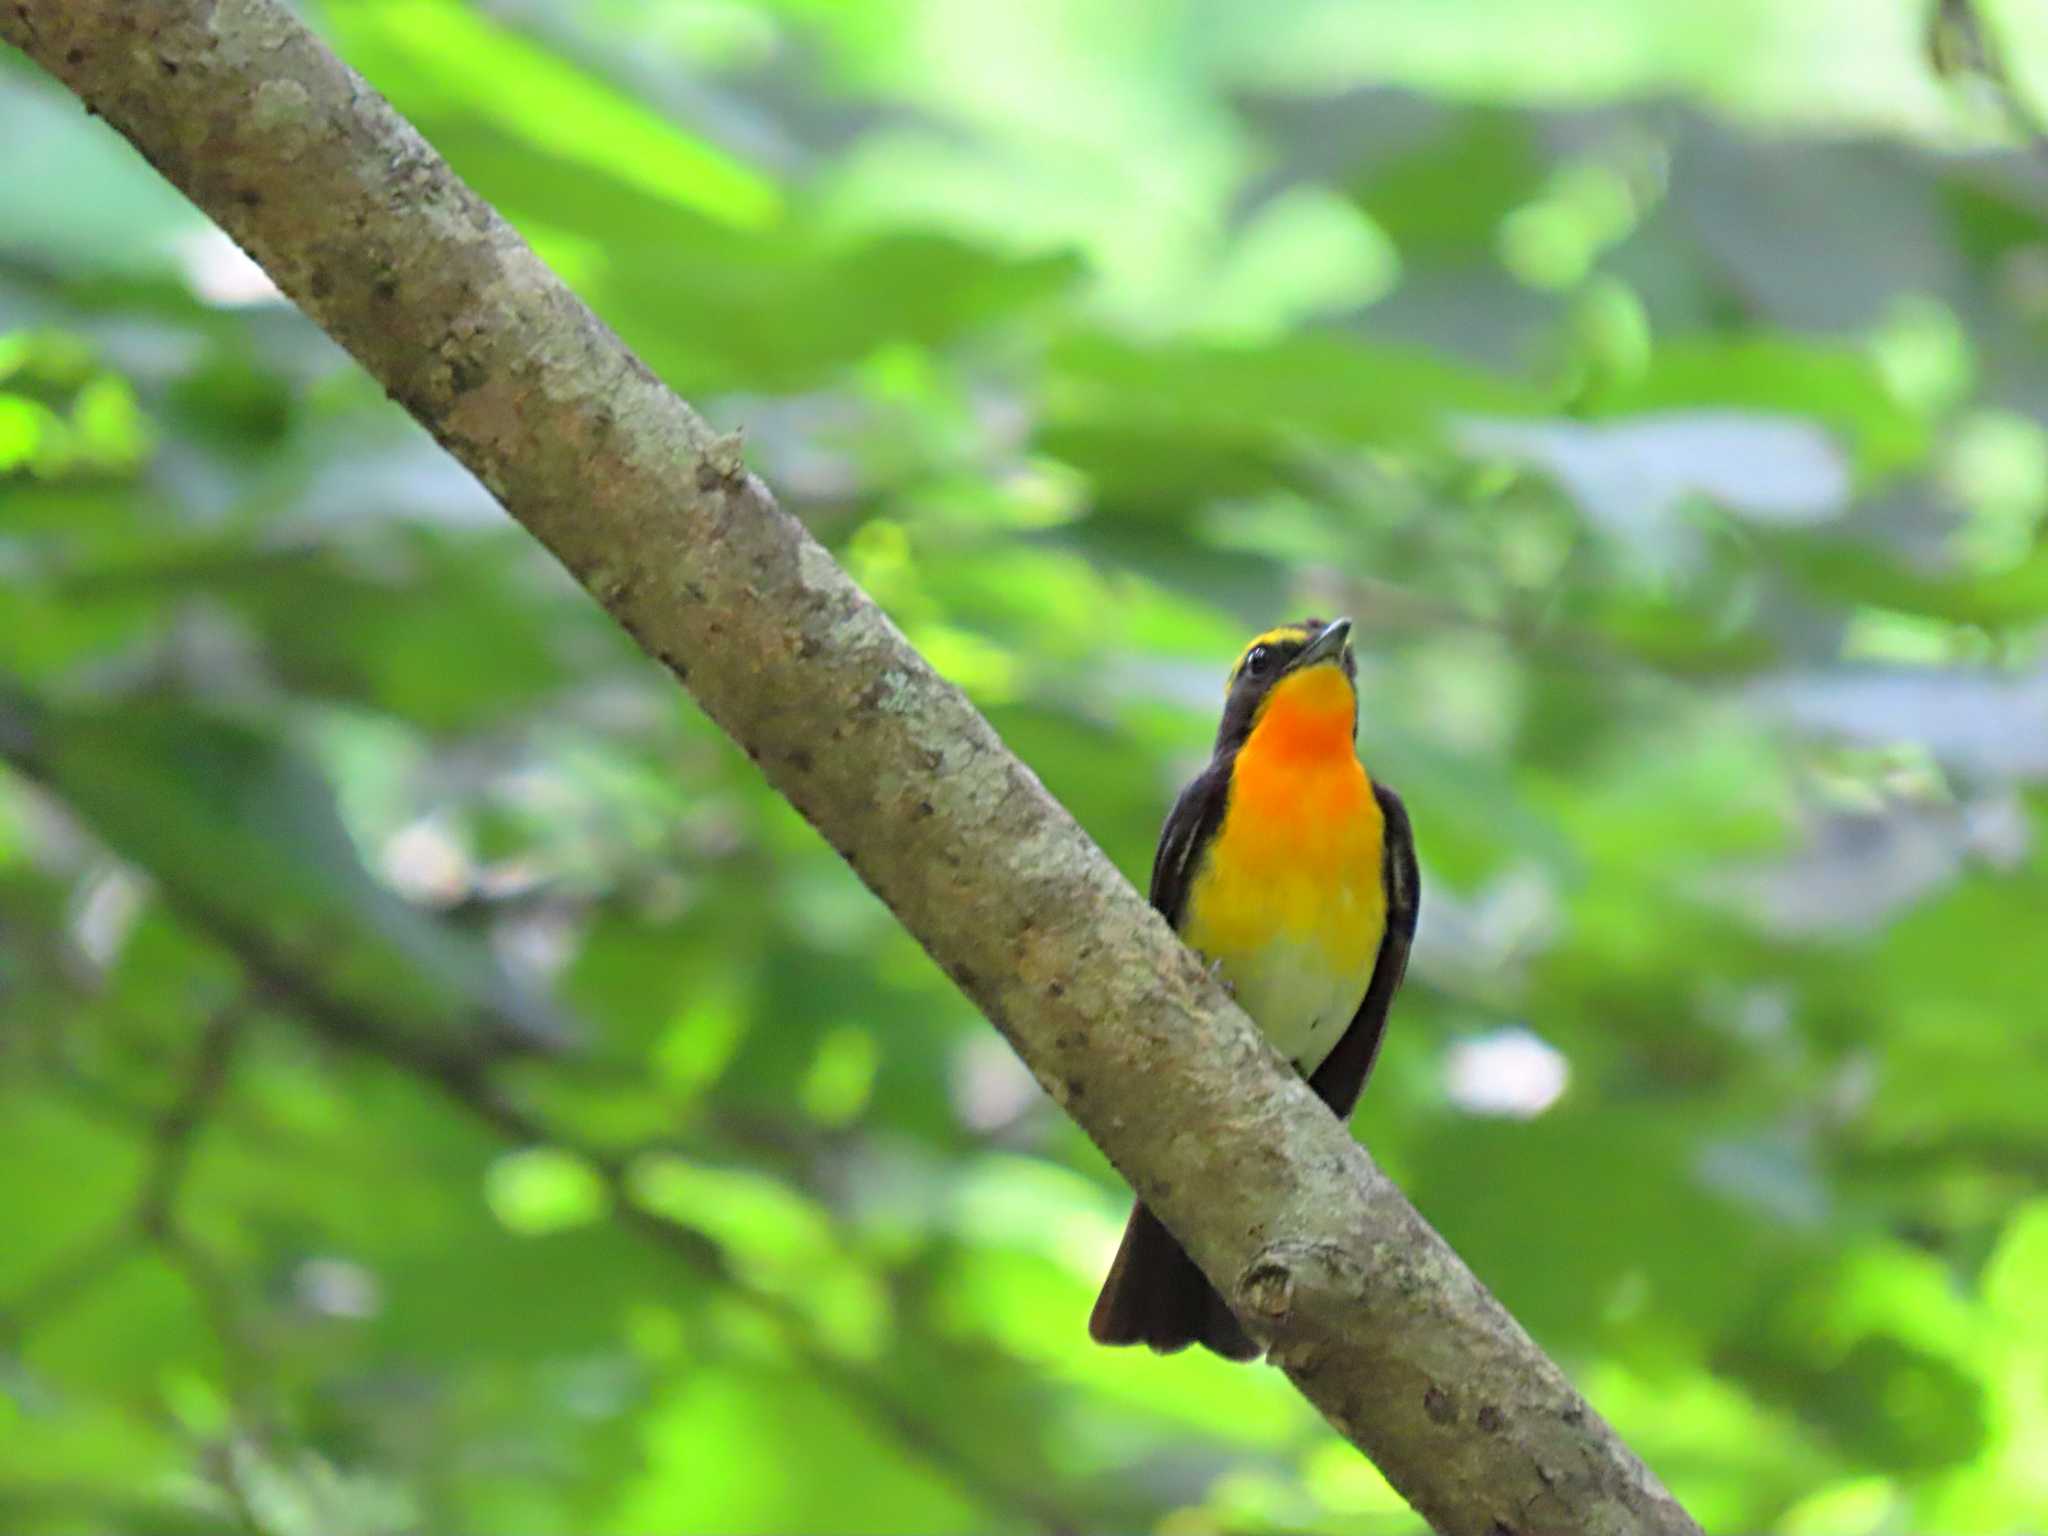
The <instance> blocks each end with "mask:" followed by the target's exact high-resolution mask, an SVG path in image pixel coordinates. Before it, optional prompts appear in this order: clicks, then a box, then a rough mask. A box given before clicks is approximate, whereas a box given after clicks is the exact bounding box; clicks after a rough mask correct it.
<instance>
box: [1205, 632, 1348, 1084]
mask: <svg viewBox="0 0 2048 1536" xmlns="http://www.w3.org/2000/svg"><path fill="white" fill-rule="evenodd" d="M1352 709H1353V704H1352V693H1351V686H1350V680H1349V679H1348V678H1346V677H1345V676H1344V675H1343V674H1342V673H1341V672H1340V671H1338V669H1336V668H1335V667H1318V668H1314V669H1312V670H1310V671H1308V672H1305V673H1303V674H1302V675H1301V676H1300V677H1297V678H1288V679H1284V680H1283V681H1282V682H1281V684H1280V685H1279V686H1278V687H1277V688H1276V689H1275V690H1274V696H1273V697H1272V698H1271V699H1269V700H1268V701H1267V703H1266V705H1265V707H1264V708H1263V709H1262V710H1261V712H1260V715H1259V719H1258V722H1257V724H1256V725H1255V726H1254V727H1253V729H1252V733H1251V735H1250V736H1249V737H1248V738H1247V740H1246V741H1245V744H1244V745H1243V746H1242V747H1241V748H1239V750H1238V755H1237V761H1236V764H1235V767H1234V770H1233V772H1232V774H1231V779H1230V796H1229V800H1228V801H1227V803H1226V806H1225V810H1224V816H1223V823H1222V825H1221V826H1220V827H1219V828H1218V829H1217V831H1216V834H1215V836H1214V837H1213V838H1212V839H1211V841H1210V844H1209V848H1208V850H1207V852H1206V854H1205V855H1204V857H1203V859H1202V861H1201V864H1200V866H1199V867H1198V869H1197V870H1196V871H1195V875H1194V880H1193V883H1192V884H1191V886H1190V887H1189V891H1188V901H1187V907H1186V909H1185V915H1184V917H1183V920H1182V934H1183V937H1185V938H1186V939H1187V941H1188V942H1189V943H1190V944H1191V945H1193V946H1194V947H1195V948H1196V949H1197V950H1199V951H1200V952H1201V953H1202V954H1204V955H1205V956H1207V957H1208V958H1209V959H1210V960H1213V961H1215V962H1217V964H1218V965H1219V966H1220V968H1221V970H1222V972H1223V975H1224V978H1225V979H1226V980H1228V981H1229V982H1230V983H1231V985H1232V987H1233V988H1234V989H1235V990H1236V993H1237V999H1238V1002H1239V1003H1240V1004H1241V1005H1242V1006H1243V1008H1244V1010H1245V1011H1246V1012H1247V1013H1249V1014H1250V1015H1251V1016H1252V1018H1253V1019H1254V1020H1256V1021H1257V1023H1258V1024H1259V1026H1260V1027H1261V1028H1262V1029H1264V1030H1265V1031H1266V1033H1267V1035H1268V1036H1269V1037H1270V1038H1271V1039H1272V1041H1273V1044H1274V1045H1275V1047H1277V1048H1278V1049H1279V1050H1280V1052H1281V1054H1283V1055H1285V1056H1287V1057H1288V1058H1289V1059H1291V1060H1293V1061H1295V1062H1296V1063H1297V1065H1300V1066H1301V1067H1302V1068H1303V1069H1304V1070H1313V1069H1314V1067H1315V1066H1316V1065H1317V1064H1318V1063H1319V1062H1320V1061H1321V1060H1322V1058H1323V1056H1325V1055H1327V1054H1328V1052H1329V1050H1330V1048H1331V1047H1332V1046H1334V1045H1335V1044H1336V1043H1337V1039H1338V1037H1339V1036H1341V1035H1342V1033H1343V1032H1344V1030H1345V1028H1346V1027H1347V1026H1348V1025H1349V1024H1350V1022H1351V1016H1352V1015H1353V1014H1354V1013H1355V1012H1356V1011H1357V1009H1358V1005H1359V1003H1360V1002H1362V1001H1363V1000H1364V997H1365V990H1366V987H1367V986H1368V985H1369V984H1370V983H1371V981H1372V972H1373V965H1374V963H1375V961H1376V960H1377V958H1378V955H1379V946H1380V938H1381V936H1382V935H1383V934H1384V933H1385V931H1386V924H1387V897H1386V888H1385V886H1384V884H1383V883H1382V878H1381V868H1380V864H1381V850H1382V843H1383V839H1384V836H1385V830H1386V828H1385V819H1384V818H1383V816H1382V815H1381V812H1380V807H1379V802H1378V800H1377V799H1375V798H1374V795H1373V791H1372V783H1371V781H1370V780H1369V779H1368V778H1367V777H1366V773H1365V769H1364V767H1363V766H1362V765H1361V764H1360V763H1359V761H1358V754H1357V752H1356V750H1355V749H1354V747H1353V745H1352V739H1351V731H1352Z"/></svg>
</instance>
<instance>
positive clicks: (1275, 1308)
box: [1237, 1257, 1294, 1327]
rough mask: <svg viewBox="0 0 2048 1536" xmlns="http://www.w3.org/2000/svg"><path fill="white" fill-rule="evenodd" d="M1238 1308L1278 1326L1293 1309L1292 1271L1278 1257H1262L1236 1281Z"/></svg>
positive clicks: (1242, 1311) (1241, 1311)
mask: <svg viewBox="0 0 2048 1536" xmlns="http://www.w3.org/2000/svg"><path fill="white" fill-rule="evenodd" d="M1237 1310H1238V1311H1239V1312H1240V1313H1249V1314H1250V1315H1251V1316H1253V1317H1255V1318H1257V1319H1259V1320H1260V1321H1261V1322H1264V1323H1268V1324H1271V1325H1273V1326H1276V1327H1277V1326H1278V1325H1280V1324H1282V1323H1284V1322H1286V1321H1287V1317H1288V1314H1289V1313H1291V1312H1292V1311H1293V1310H1294V1271H1293V1269H1292V1268H1290V1267H1289V1266H1288V1265H1287V1264H1286V1263H1284V1262H1282V1261H1281V1260H1279V1259H1277V1258H1265V1257H1261V1258H1259V1259H1257V1260H1255V1261H1254V1262H1253V1264H1252V1266H1251V1268H1249V1269H1247V1270H1246V1271H1245V1272H1244V1276H1243V1278H1242V1279H1240V1280H1239V1281H1238V1282H1237Z"/></svg>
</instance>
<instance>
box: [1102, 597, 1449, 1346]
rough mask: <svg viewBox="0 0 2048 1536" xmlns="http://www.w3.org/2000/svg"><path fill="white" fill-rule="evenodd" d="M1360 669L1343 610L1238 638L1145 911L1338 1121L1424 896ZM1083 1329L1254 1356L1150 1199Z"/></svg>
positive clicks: (1390, 995)
mask: <svg viewBox="0 0 2048 1536" xmlns="http://www.w3.org/2000/svg"><path fill="white" fill-rule="evenodd" d="M1357 675H1358V666H1357V662H1356V661H1355V660H1354V659H1353V658H1352V655H1351V621H1350V620H1349V619H1334V620H1332V621H1331V622H1330V623H1328V624H1325V623H1323V622H1322V621H1320V620H1318V619H1304V620H1303V621H1302V622H1301V623H1299V624H1288V625H1283V626H1282V627H1281V628H1279V629H1273V630H1268V631H1267V632H1266V633H1265V634H1263V635H1260V636H1259V637H1258V638H1257V639H1256V640H1254V641H1252V643H1251V644H1250V645H1248V646H1246V647H1245V648H1244V652H1243V654H1242V655H1240V656H1239V657H1238V659H1237V665H1236V666H1234V667H1233V668H1231V671H1230V681H1229V683H1228V685H1227V687H1228V692H1227V696H1226V700H1225V703H1224V706H1223V724H1222V726H1221V727H1220V728H1219V729H1218V730H1217V732H1216V750H1215V754H1214V756H1212V757H1211V758H1210V760H1209V766H1208V767H1207V768H1205V769H1203V770H1202V772H1201V773H1200V774H1198V775H1197V776H1196V777H1195V779H1194V781H1193V782H1192V783H1190V784H1189V785H1188V787H1187V788H1186V789H1184V790H1182V791H1181V793H1180V798H1179V799H1178V800H1176V801H1175V802H1174V805H1173V810H1172V811H1171V813H1169V814H1168V816H1167V818H1166V827H1165V830H1164V831H1162V832H1161V833H1160V837H1159V851H1158V853H1157V854H1156V855H1155V856H1154V858H1153V861H1152V905H1153V906H1155V907H1157V908H1158V909H1159V911H1160V912H1161V913H1162V914H1163V915H1164V916H1165V918H1166V920H1167V922H1169V923H1171V924H1172V925H1173V929H1174V931H1175V932H1176V933H1178V934H1180V936H1181V937H1182V938H1183V939H1185V940H1187V942H1188V944H1189V945H1190V946H1191V947H1192V948H1194V949H1195V950H1196V951H1198V952H1199V953H1200V954H1201V955H1202V956H1203V958H1205V959H1206V960H1208V961H1209V962H1210V963H1211V965H1212V966H1213V967H1214V968H1215V970H1216V971H1217V973H1218V974H1219V975H1220V976H1221V977H1222V979H1223V981H1224V982H1225V984H1226V985H1228V986H1229V987H1230V988H1231V990H1232V992H1233V993H1234V994H1235V996H1236V998H1237V1001H1238V1005H1239V1006H1240V1007H1242V1008H1243V1009H1244V1011H1245V1012H1246V1013H1248V1014H1250V1015H1251V1017H1252V1020H1253V1022H1255V1023H1256V1024H1257V1025H1258V1026H1259V1028H1260V1029H1262V1030H1264V1031H1265V1034H1266V1038H1267V1039H1268V1040H1270V1041H1272V1043H1273V1045H1274V1047H1275V1048H1276V1049H1278V1050H1279V1052H1280V1054H1281V1055H1283V1056H1285V1057H1287V1058H1288V1060H1290V1061H1292V1062H1293V1063H1294V1066H1295V1069H1296V1070H1297V1071H1299V1072H1300V1073H1302V1074H1303V1075H1304V1076H1305V1077H1307V1078H1308V1081H1309V1086H1310V1087H1311V1088H1313V1089H1315V1091H1316V1093H1317V1094H1318V1095H1319V1096H1320V1097H1321V1098H1322V1100H1323V1102H1324V1103H1326V1104H1328V1105H1329V1106H1330V1108H1331V1109H1332V1110H1334V1111H1335V1112H1336V1114H1337V1116H1338V1118H1339V1119H1344V1120H1348V1119H1349V1118H1350V1116H1351V1110H1352V1107H1353V1106H1354V1105H1356V1104H1357V1102H1358V1096H1359V1094H1360V1092H1361V1091H1363V1089H1364V1087H1365V1079H1366V1075H1367V1074H1368V1073H1369V1072H1371V1070H1372V1063H1373V1057H1374V1056H1375V1055H1377V1054H1378V1051H1379V1044H1380V1035H1381V1032H1382V1031H1383V1030H1384V1029H1385V1028H1386V1023H1387V1008H1388V1005H1389V1004H1390V1003H1392V1002H1393V1000H1394V992H1395V990H1396V989H1397V988H1399V986H1400V985H1401V976H1402V973H1403V972H1404V971H1405V970H1406V969H1407V965H1408V949H1409V945H1410V943H1411V941H1412V940H1413V938H1414V935H1415V914H1416V903H1417V900H1418V895H1419V890H1418V883H1417V880H1416V870H1415V844H1414V840H1413V838H1412V837H1411V836H1410V833H1409V829H1408V813H1407V811H1406V810H1404V809H1403V808H1402V805H1401V801H1400V797H1399V796H1397V795H1396V794H1395V793H1394V792H1393V791H1392V790H1390V789H1388V788H1387V787H1386V786H1385V785H1383V784H1375V783H1374V782H1373V781H1372V780H1371V779H1370V778H1368V777H1367V776H1366V772H1365V768H1364V765H1363V764H1361V763H1360V762H1359V760H1358V749H1357V745H1356V739H1355V738H1356V736H1357V731H1358V690H1357ZM1088 1332H1089V1334H1090V1335H1091V1336H1092V1337H1093V1338H1094V1339H1095V1341H1096V1342H1097V1343H1100V1344H1149V1345H1151V1346H1152V1348H1153V1349H1155V1350H1158V1351H1159V1352H1160V1353H1162V1354H1166V1353H1170V1352H1172V1351H1174V1350H1177V1349H1185V1348H1186V1347H1187V1346H1188V1345H1190V1344H1196V1343H1199V1344H1203V1345H1206V1346H1207V1347H1208V1348H1210V1349H1212V1350H1214V1351H1215V1352H1216V1353H1217V1354H1219V1355H1222V1356H1225V1357H1226V1358H1228V1359H1231V1360H1249V1359H1251V1358H1252V1357H1253V1356H1255V1355H1256V1354H1258V1353H1259V1346H1258V1344H1256V1343H1255V1342H1254V1341H1253V1340H1252V1339H1251V1337H1250V1336H1249V1335H1247V1334H1246V1333H1245V1331H1244V1329H1243V1328H1242V1327H1240V1326H1239V1324H1238V1321H1237V1319H1236V1317H1235V1316H1233V1315H1232V1314H1231V1311H1230V1308H1229V1306H1228V1305H1226V1304H1225V1302H1224V1300H1223V1298H1222V1297H1221V1296H1220V1295H1218V1294H1217V1292H1216V1290H1215V1288H1214V1287H1213V1286H1211V1285H1210V1284H1209V1281H1208V1278H1207V1277H1206V1276H1204V1275H1203V1273H1202V1272H1201V1270H1200V1269H1198V1268H1197V1267H1196V1266H1195V1263H1194V1261H1193V1260H1192V1259H1190V1258H1189V1257H1188V1256H1187V1254H1186V1253H1184V1252H1183V1251H1182V1250H1181V1247H1180V1244H1179V1243H1177V1242H1175V1241H1174V1239H1173V1235H1172V1234H1171V1233H1170V1232H1168V1231H1167V1230H1166V1228H1165V1227H1164V1226H1163V1225H1161V1223H1160V1221H1159V1218H1158V1217H1156V1216H1154V1215H1153V1214H1152V1213H1151V1212H1150V1211H1149V1210H1147V1209H1146V1208H1145V1206H1144V1204H1143V1203H1142V1202H1141V1203H1140V1204H1138V1205H1137V1206H1136V1207H1135V1208H1134V1209H1133V1210H1132V1211H1131V1220H1130V1224H1129V1225H1128V1226H1127V1227H1125V1229H1124V1240H1123V1244H1122V1246H1121V1247H1119V1248H1118V1249H1117V1255H1116V1261H1115V1262H1114V1263H1113V1264H1111V1265H1110V1269H1109V1277H1108V1278H1107V1279H1106V1280H1104V1281H1103V1283H1102V1294H1101V1295H1100V1296H1099V1297H1097V1298H1096V1302H1095V1311H1094V1313H1093V1314H1092V1315H1091V1316H1090V1317H1089V1319H1088Z"/></svg>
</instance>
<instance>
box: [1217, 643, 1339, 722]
mask: <svg viewBox="0 0 2048 1536" xmlns="http://www.w3.org/2000/svg"><path fill="white" fill-rule="evenodd" d="M1317 667H1334V668H1336V669H1338V670H1339V671H1340V672H1341V673H1342V674H1343V677H1344V682H1345V685H1346V687H1347V689H1348V690H1349V691H1350V693H1351V715H1352V725H1353V727H1354V728H1355V727H1356V726H1357V723H1358V699H1357V681H1358V663H1357V661H1356V660H1355V659H1354V658H1353V656H1352V654H1351V621H1350V620H1349V619H1331V620H1329V621H1328V622H1327V623H1326V622H1324V621H1323V620H1321V619H1303V620H1302V621H1301V622H1300V623H1298V624H1283V625H1281V626H1280V627H1279V628H1278V629H1269V630H1267V631H1266V632H1265V633H1264V634H1263V635H1260V636H1259V637H1258V638H1257V639H1255V640H1253V641H1252V642H1251V644H1249V645H1247V646H1246V647H1245V648H1244V650H1243V652H1242V653H1241V654H1240V655H1239V656H1238V658H1237V665H1235V666H1234V667H1232V668H1231V669H1230V681H1229V683H1228V685H1227V687H1228V689H1229V691H1228V693H1227V695H1226V697H1225V700H1224V704H1223V724H1222V725H1221V726H1220V727H1219V728H1218V730H1217V732H1216V750H1217V751H1218V752H1225V751H1234V750H1235V749H1236V748H1238V747H1241V746H1243V745H1244V742H1245V739H1246V738H1247V737H1248V736H1250V735H1251V733H1252V727H1253V726H1254V725H1256V724H1257V723H1258V720H1259V716H1260V712H1261V711H1262V710H1264V709H1265V708H1266V706H1267V703H1268V702H1269V701H1270V700H1271V699H1272V698H1273V697H1274V696H1275V691H1276V690H1277V689H1278V688H1279V686H1280V684H1281V682H1282V681H1283V680H1286V679H1294V678H1298V677H1300V676H1302V675H1303V674H1305V673H1307V672H1309V671H1311V670H1313V669H1315V668H1317Z"/></svg>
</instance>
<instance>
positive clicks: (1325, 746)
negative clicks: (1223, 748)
mask: <svg viewBox="0 0 2048 1536" xmlns="http://www.w3.org/2000/svg"><path fill="white" fill-rule="evenodd" d="M1357 724H1358V696H1357V695H1356V694H1355V693H1353V692H1352V691H1351V679H1350V678H1348V677H1346V676H1345V675H1344V669H1343V668H1341V667H1338V666H1336V665H1325V666H1319V667H1310V668H1309V669H1308V670H1307V671H1305V672H1297V673H1295V674H1293V675H1292V676H1290V677H1283V678H1282V679H1281V680H1280V681H1279V682H1278V683H1276V684H1275V685H1274V687H1273V691H1272V692H1271V693H1270V694H1268V695H1267V696H1266V701H1265V703H1264V705H1263V706H1262V707H1261V708H1260V710H1259V715H1258V719H1257V720H1256V721H1255V722H1254V723H1253V725H1252V733H1251V736H1250V738H1249V739H1248V740H1247V741H1246V742H1245V744H1244V746H1243V748H1242V749H1241V753H1249V754H1252V755H1254V756H1257V757H1261V758H1271V759H1290V760H1293V765H1294V766H1295V767H1296V768H1297V769H1298V768H1300V767H1303V766H1308V765H1307V764H1304V763H1303V762H1302V761H1301V760H1302V759H1315V758H1327V759H1329V760H1330V761H1332V762H1333V763H1342V762H1343V761H1345V760H1346V759H1349V760H1351V761H1352V762H1356V761H1357V752H1356V749H1355V748H1354V746H1353V744H1352V733H1353V731H1354V730H1356V728H1357Z"/></svg>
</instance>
